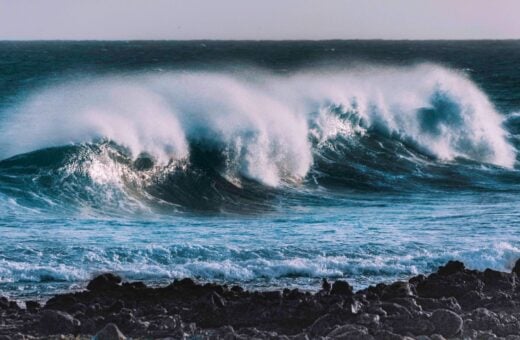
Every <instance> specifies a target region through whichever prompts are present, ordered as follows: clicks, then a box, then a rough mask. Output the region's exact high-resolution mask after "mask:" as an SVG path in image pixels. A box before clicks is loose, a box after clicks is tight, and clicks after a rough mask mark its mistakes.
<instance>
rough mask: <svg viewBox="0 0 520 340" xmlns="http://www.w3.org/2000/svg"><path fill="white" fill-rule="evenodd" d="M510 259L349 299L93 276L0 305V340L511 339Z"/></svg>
mask: <svg viewBox="0 0 520 340" xmlns="http://www.w3.org/2000/svg"><path fill="white" fill-rule="evenodd" d="M519 277H520V260H518V261H517V262H516V265H515V267H514V268H513V271H512V272H511V273H507V272H499V271H495V270H491V269H486V270H484V271H478V270H469V269H466V268H465V266H464V264H463V263H462V262H458V261H450V262H448V263H447V264H446V265H445V266H442V267H439V269H438V270H437V272H435V273H432V274H430V275H428V276H424V275H418V276H414V277H412V278H410V279H409V280H408V281H397V282H394V283H391V284H383V283H380V284H378V285H376V286H370V287H368V288H366V289H362V290H359V291H357V292H354V291H353V288H352V286H350V284H349V283H348V282H346V281H342V280H337V281H335V282H330V283H329V282H327V281H324V282H323V285H322V289H321V290H320V291H318V292H316V293H311V292H305V291H301V290H298V289H283V290H271V291H247V290H244V289H243V288H242V287H240V286H228V285H220V284H212V283H206V284H199V283H196V282H195V281H193V280H191V279H189V278H186V279H182V280H175V281H174V282H173V283H171V284H169V285H167V286H161V287H147V286H146V285H145V284H144V283H142V282H122V279H121V278H120V277H118V276H116V275H114V274H111V273H106V274H101V275H99V276H97V277H96V278H94V279H93V280H91V281H90V282H89V284H88V286H87V289H86V290H83V291H79V292H72V293H66V294H58V295H55V296H54V297H52V298H50V299H49V300H47V301H46V302H45V305H42V304H41V303H40V302H38V301H26V306H25V307H26V308H21V307H20V306H19V305H18V304H17V303H16V302H15V301H9V300H8V299H7V298H3V297H2V298H0V340H6V339H34V338H38V339H49V338H61V339H63V338H65V339H90V338H92V336H94V337H95V338H96V339H100V340H101V339H124V338H125V337H127V338H132V339H159V338H163V339H164V338H169V339H250V338H257V339H316V338H324V339H396V340H397V339H420V340H427V339H432V340H433V339H436V340H440V339H443V338H444V339H450V338H455V339H491V338H501V339H507V340H514V339H519V340H520V336H519V334H520V283H519V282H518V280H519Z"/></svg>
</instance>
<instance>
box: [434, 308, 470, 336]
mask: <svg viewBox="0 0 520 340" xmlns="http://www.w3.org/2000/svg"><path fill="white" fill-rule="evenodd" d="M430 321H431V322H432V323H433V325H434V326H435V331H436V332H437V333H439V334H441V335H442V336H445V337H453V336H456V335H457V334H459V333H460V332H461V330H462V326H463V324H464V322H463V320H462V318H461V317H460V316H459V315H458V314H456V313H454V312H452V311H451V310H448V309H437V310H436V311H434V312H433V314H432V316H431V318H430Z"/></svg>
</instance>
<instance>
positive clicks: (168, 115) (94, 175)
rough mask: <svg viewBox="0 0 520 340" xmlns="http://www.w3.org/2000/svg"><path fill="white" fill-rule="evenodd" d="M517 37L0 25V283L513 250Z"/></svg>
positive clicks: (519, 169) (358, 277) (517, 236)
mask: <svg viewBox="0 0 520 340" xmlns="http://www.w3.org/2000/svg"><path fill="white" fill-rule="evenodd" d="M519 62H520V42H518V41H496V42H493V41H471V42H449V41H448V42H385V41H370V42H363V41H355V42H352V41H328V42H210V41H207V42H200V41H198V42H128V43H127V42H117V43H116V42H23V43H22V42H3V43H0V234H1V237H0V293H2V294H7V295H12V296H20V297H34V296H46V295H48V294H51V293H53V292H56V291H61V290H64V289H70V288H81V287H82V286H83V285H84V283H85V282H86V281H87V280H88V279H89V278H90V277H91V276H92V275H94V274H95V273H98V272H101V271H115V272H118V273H120V274H122V275H123V276H125V277H126V278H127V279H131V280H133V279H139V280H145V281H147V282H149V283H162V282H167V281H169V280H171V279H173V278H179V277H185V276H190V277H196V278H198V279H200V280H211V281H219V282H228V283H237V282H239V283H242V284H245V285H247V286H249V287H254V288H260V289H261V288H273V287H286V286H290V287H300V288H305V289H316V288H318V287H319V281H320V279H321V278H322V277H331V278H345V279H347V280H349V281H350V282H351V283H353V284H354V285H355V286H356V287H357V288H361V287H364V286H367V285H369V284H373V283H375V282H380V281H390V280H394V279H397V278H404V277H408V276H410V275H413V274H416V273H423V272H428V271H431V270H433V269H435V268H436V266H438V265H440V264H442V263H443V262H445V261H446V260H448V259H452V258H456V259H461V260H463V261H464V262H465V263H467V265H468V266H470V267H473V268H479V269H483V268H486V267H492V268H495V269H508V268H509V267H510V266H511V264H512V263H513V261H514V260H515V259H516V258H518V257H519V256H520V212H519V210H518V206H519V203H520V199H519V198H518V197H519V193H520V164H519V157H518V148H519V146H520V68H519V67H518V66H517V65H518V64H519Z"/></svg>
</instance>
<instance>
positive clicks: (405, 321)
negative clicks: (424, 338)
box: [386, 315, 435, 335]
mask: <svg viewBox="0 0 520 340" xmlns="http://www.w3.org/2000/svg"><path fill="white" fill-rule="evenodd" d="M386 322H387V324H388V325H390V326H391V328H392V330H393V332H395V333H398V334H401V335H407V334H413V335H425V334H431V333H433V331H434V330H435V326H434V325H433V323H432V322H431V321H430V320H428V319H427V318H426V316H425V315H417V316H414V317H409V316H406V315H398V316H395V317H392V318H389V319H388V320H387V321H386Z"/></svg>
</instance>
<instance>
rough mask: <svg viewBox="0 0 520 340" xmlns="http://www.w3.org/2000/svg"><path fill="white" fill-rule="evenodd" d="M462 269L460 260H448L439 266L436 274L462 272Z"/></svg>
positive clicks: (462, 264) (462, 265)
mask: <svg viewBox="0 0 520 340" xmlns="http://www.w3.org/2000/svg"><path fill="white" fill-rule="evenodd" d="M464 269H465V266H464V263H462V262H460V261H449V262H448V263H446V264H445V265H444V266H441V267H439V270H437V274H439V275H443V276H446V275H451V274H455V273H459V272H462V271H464Z"/></svg>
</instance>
